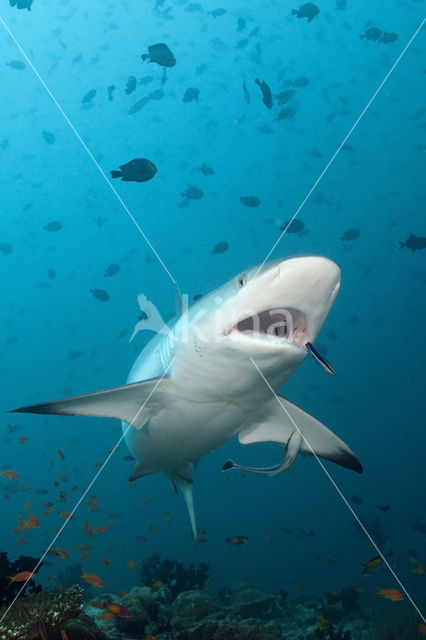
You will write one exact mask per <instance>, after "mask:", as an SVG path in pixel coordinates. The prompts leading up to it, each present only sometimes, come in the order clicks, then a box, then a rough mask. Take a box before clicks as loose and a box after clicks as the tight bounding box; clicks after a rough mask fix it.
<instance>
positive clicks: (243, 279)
mask: <svg viewBox="0 0 426 640" xmlns="http://www.w3.org/2000/svg"><path fill="white" fill-rule="evenodd" d="M246 283H247V276H246V274H245V273H243V274H241V275H240V276H238V278H237V284H238V286H239V287H240V289H242V288H243V287H244V286H245V285H246Z"/></svg>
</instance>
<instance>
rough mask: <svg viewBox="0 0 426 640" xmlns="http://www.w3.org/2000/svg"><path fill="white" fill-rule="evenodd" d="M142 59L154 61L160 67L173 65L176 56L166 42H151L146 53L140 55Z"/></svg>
mask: <svg viewBox="0 0 426 640" xmlns="http://www.w3.org/2000/svg"><path fill="white" fill-rule="evenodd" d="M141 58H142V60H149V62H156V63H157V64H159V65H160V66H162V67H174V66H175V64H176V58H175V56H174V55H173V53H172V52H171V51H170V49H169V47H168V46H167V45H166V44H163V43H159V44H152V45H150V46H149V47H148V53H144V54H142V55H141Z"/></svg>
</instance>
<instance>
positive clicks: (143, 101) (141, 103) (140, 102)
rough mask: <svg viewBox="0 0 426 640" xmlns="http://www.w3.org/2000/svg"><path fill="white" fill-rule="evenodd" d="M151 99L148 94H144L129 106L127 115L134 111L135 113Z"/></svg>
mask: <svg viewBox="0 0 426 640" xmlns="http://www.w3.org/2000/svg"><path fill="white" fill-rule="evenodd" d="M150 100H151V98H150V96H144V97H143V98H141V99H140V100H138V101H137V102H135V104H134V105H133V106H131V107H130V109H129V110H128V112H127V115H129V116H131V115H133V114H134V113H137V112H138V111H140V110H141V109H142V108H143V107H144V106H145V105H147V104H148V102H149V101H150Z"/></svg>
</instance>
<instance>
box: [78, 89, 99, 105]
mask: <svg viewBox="0 0 426 640" xmlns="http://www.w3.org/2000/svg"><path fill="white" fill-rule="evenodd" d="M95 95H96V89H90V91H88V92H87V93H86V94H85V95H84V96H83V98H82V100H81V102H82V103H83V104H91V102H92V100H93V98H94V97H95Z"/></svg>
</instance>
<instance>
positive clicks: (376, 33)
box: [359, 27, 382, 41]
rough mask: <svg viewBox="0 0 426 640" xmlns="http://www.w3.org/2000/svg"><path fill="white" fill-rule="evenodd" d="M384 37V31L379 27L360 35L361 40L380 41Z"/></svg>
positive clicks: (370, 28)
mask: <svg viewBox="0 0 426 640" xmlns="http://www.w3.org/2000/svg"><path fill="white" fill-rule="evenodd" d="M381 36H382V30H381V29H379V28H378V27H369V28H368V29H366V30H365V33H362V34H360V36H359V37H360V38H361V40H375V41H378V40H380V38H381Z"/></svg>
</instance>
